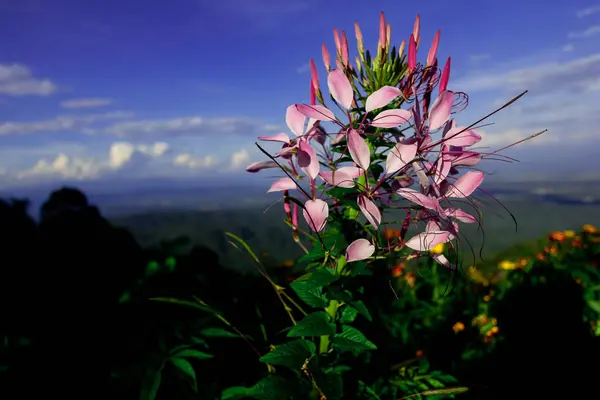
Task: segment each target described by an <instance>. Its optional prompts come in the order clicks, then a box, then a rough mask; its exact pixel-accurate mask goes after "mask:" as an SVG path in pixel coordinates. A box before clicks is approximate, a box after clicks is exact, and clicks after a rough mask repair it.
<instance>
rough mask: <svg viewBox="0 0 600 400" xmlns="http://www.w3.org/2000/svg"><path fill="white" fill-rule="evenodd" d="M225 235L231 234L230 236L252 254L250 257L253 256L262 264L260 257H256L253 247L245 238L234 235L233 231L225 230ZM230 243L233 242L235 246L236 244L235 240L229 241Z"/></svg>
mask: <svg viewBox="0 0 600 400" xmlns="http://www.w3.org/2000/svg"><path fill="white" fill-rule="evenodd" d="M225 235H227V236H229V237H230V238H232V239H234V240H235V241H236V242H238V243H239V244H240V245H241V246H242V247H243V248H244V249H245V250H246V251H247V252H248V254H250V257H252V259H253V260H254V262H256V263H257V264H260V261H259V259H258V257H256V254H254V252H253V251H252V248H251V247H250V246H249V245H248V243H246V242H245V241H244V239H242V238H241V237H239V236H236V235H234V234H233V233H231V232H225ZM229 243H231V244H232V245H233V246H235V243H233V242H229Z"/></svg>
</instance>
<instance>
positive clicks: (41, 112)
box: [0, 0, 600, 187]
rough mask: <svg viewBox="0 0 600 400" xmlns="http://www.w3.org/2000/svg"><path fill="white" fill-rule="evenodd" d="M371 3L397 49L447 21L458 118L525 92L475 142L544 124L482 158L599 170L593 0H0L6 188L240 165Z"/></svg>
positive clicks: (304, 92)
mask: <svg viewBox="0 0 600 400" xmlns="http://www.w3.org/2000/svg"><path fill="white" fill-rule="evenodd" d="M366 4H369V5H368V7H367V6H366ZM380 11H384V12H385V13H386V17H387V19H388V22H390V23H391V24H392V38H393V39H392V40H393V42H394V43H395V44H396V45H397V44H399V43H400V41H401V40H403V39H406V38H407V37H408V35H409V34H410V33H411V31H412V24H413V21H414V18H415V15H416V14H417V13H419V14H420V15H421V21H422V22H421V36H422V40H421V43H422V44H421V49H420V60H422V59H423V57H424V56H425V55H426V52H427V51H428V48H429V44H430V43H431V40H432V38H433V35H434V33H435V31H436V30H437V29H441V44H440V48H439V51H438V57H439V59H440V60H444V59H446V57H448V56H452V68H453V69H452V76H451V80H450V85H449V88H450V89H452V90H456V91H465V92H467V93H468V94H469V96H470V106H469V109H467V111H464V112H462V113H461V114H459V115H458V116H457V122H458V123H459V125H468V124H469V123H471V122H474V121H475V120H476V119H478V118H479V117H481V116H483V115H485V114H486V113H487V112H490V111H492V110H493V109H494V108H495V107H498V106H499V105H500V104H501V103H502V102H503V101H507V100H509V99H510V98H512V97H513V96H515V95H517V94H518V93H520V92H521V91H523V90H529V91H530V93H529V94H528V95H527V96H525V97H524V98H523V99H521V100H520V101H519V102H518V103H517V104H516V105H514V106H512V107H511V108H510V109H509V110H507V111H504V112H502V113H501V114H499V115H498V116H496V117H495V118H493V120H492V121H493V122H494V123H495V125H494V126H490V127H485V128H483V130H482V133H483V136H484V143H483V145H489V146H491V147H492V148H497V147H502V146H503V145H505V144H507V143H510V142H512V141H515V140H518V139H520V138H524V137H527V136H529V135H531V134H533V133H535V132H537V131H539V130H542V129H549V132H548V133H546V134H545V135H543V136H541V137H538V138H536V139H534V140H533V141H531V142H528V143H526V144H523V145H521V146H520V147H519V148H518V149H517V150H514V151H512V152H509V153H508V154H509V155H514V156H516V157H517V158H519V159H520V160H521V161H522V162H521V163H520V164H519V165H508V166H502V165H498V164H495V165H489V167H490V170H496V169H497V170H498V173H499V174H505V175H506V174H507V175H510V176H516V175H518V176H529V175H536V174H537V175H539V174H558V173H568V174H577V173H578V171H581V170H582V169H583V171H581V172H582V173H588V172H590V171H588V170H589V169H592V168H597V171H600V162H599V161H597V160H598V159H600V158H599V157H598V156H600V147H599V146H600V132H598V130H599V129H598V127H599V126H600V101H599V100H600V46H598V43H600V3H599V2H597V1H596V2H594V1H591V0H587V1H583V0H581V1H580V0H578V1H572V0H570V1H566V0H552V1H543V2H542V1H541V0H539V1H516V0H510V1H503V2H498V1H496V0H493V1H491V0H468V1H467V0H465V1H461V0H455V1H451V2H450V1H441V0H438V1H430V2H401V1H398V0H393V1H374V0H370V1H369V2H365V1H362V2H361V1H356V0H349V1H348V0H346V1H337V0H331V1H327V2H325V1H322V0H297V1H282V0H218V1H207V0H172V1H170V2H165V1H157V0H145V1H142V0H119V1H117V0H87V1H81V0H19V1H10V0H0V35H1V37H3V38H5V39H4V40H3V41H2V44H0V179H1V182H2V185H3V186H4V187H12V186H22V185H28V186H31V185H39V184H41V183H44V184H48V183H52V182H54V181H56V182H59V181H62V180H65V179H70V180H73V179H74V180H88V181H93V180H102V179H105V180H106V179H116V178H117V177H119V178H122V179H127V180H128V181H135V180H143V179H152V178H156V179H159V178H160V179H165V178H167V179H176V178H194V179H197V180H198V181H201V180H202V179H207V178H209V177H212V178H214V177H222V178H223V179H235V178H236V177H237V178H239V177H242V176H245V174H246V173H245V172H243V168H244V167H245V165H247V164H248V163H250V162H252V161H258V160H261V159H262V157H261V154H260V153H259V152H258V150H257V149H256V148H255V147H254V145H253V143H254V141H255V138H256V136H258V135H264V134H273V133H277V132H278V131H284V132H287V128H286V127H285V121H284V116H285V109H286V107H287V106H288V105H290V104H292V103H298V102H307V101H308V87H309V78H310V77H309V73H308V69H307V63H308V60H309V58H310V57H313V58H315V61H316V62H317V65H318V66H319V68H320V70H319V72H320V75H321V80H322V81H324V80H325V79H324V75H325V70H324V68H323V67H322V62H321V50H320V48H321V44H322V43H323V42H325V43H326V44H327V45H328V47H329V48H330V49H332V48H333V36H332V30H333V28H334V27H337V28H339V29H344V30H346V31H347V32H348V34H349V39H350V46H351V51H353V50H354V48H355V43H356V42H355V39H354V34H353V23H354V22H355V21H356V22H358V23H359V24H360V26H361V28H362V31H363V33H364V35H365V42H366V46H367V48H375V46H376V43H377V34H378V30H377V29H378V28H377V25H378V15H379V12H380ZM582 163H583V164H582Z"/></svg>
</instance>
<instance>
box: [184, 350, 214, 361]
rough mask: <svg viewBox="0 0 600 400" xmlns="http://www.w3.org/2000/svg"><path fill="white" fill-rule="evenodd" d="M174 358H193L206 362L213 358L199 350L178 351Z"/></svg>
mask: <svg viewBox="0 0 600 400" xmlns="http://www.w3.org/2000/svg"><path fill="white" fill-rule="evenodd" d="M175 356H176V357H184V358H194V359H196V360H206V359H208V358H213V357H214V356H213V355H212V354H207V353H204V352H202V351H199V350H194V349H185V350H182V351H180V352H179V353H177V354H176V355H175Z"/></svg>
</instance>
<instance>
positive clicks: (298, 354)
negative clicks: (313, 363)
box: [260, 339, 317, 369]
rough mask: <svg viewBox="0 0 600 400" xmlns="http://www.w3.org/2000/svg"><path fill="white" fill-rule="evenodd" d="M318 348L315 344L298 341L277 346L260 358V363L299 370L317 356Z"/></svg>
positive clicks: (302, 340)
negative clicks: (308, 360) (312, 357)
mask: <svg viewBox="0 0 600 400" xmlns="http://www.w3.org/2000/svg"><path fill="white" fill-rule="evenodd" d="M316 349H317V347H316V346H315V344H314V343H313V342H309V341H308V340H304V339H298V340H294V341H291V342H288V343H285V344H281V345H279V346H276V347H275V348H274V349H273V350H271V351H270V352H269V353H267V354H265V355H264V356H262V357H261V358H260V361H262V362H264V363H268V364H273V365H283V366H285V367H288V368H292V369H297V368H300V367H302V365H304V362H305V361H306V360H307V359H309V358H310V357H311V356H313V355H314V354H315V351H316Z"/></svg>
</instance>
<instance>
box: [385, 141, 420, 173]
mask: <svg viewBox="0 0 600 400" xmlns="http://www.w3.org/2000/svg"><path fill="white" fill-rule="evenodd" d="M417 148H418V144H417V143H413V144H404V143H398V144H397V145H396V146H394V148H393V149H392V150H390V152H389V154H388V156H387V160H386V161H385V171H386V173H388V174H393V173H394V172H397V171H399V170H401V169H402V168H404V166H405V165H406V164H407V163H409V162H411V161H412V160H413V159H414V158H415V156H416V155H417Z"/></svg>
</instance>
